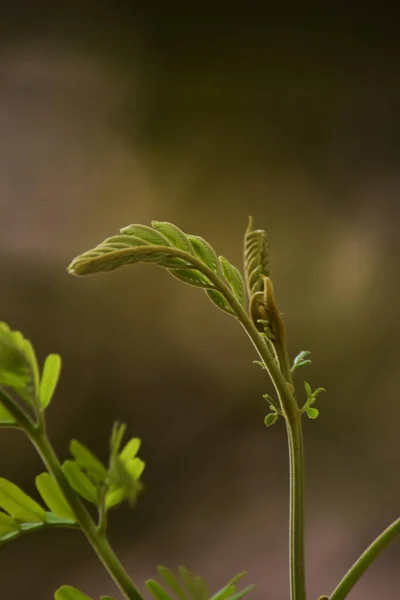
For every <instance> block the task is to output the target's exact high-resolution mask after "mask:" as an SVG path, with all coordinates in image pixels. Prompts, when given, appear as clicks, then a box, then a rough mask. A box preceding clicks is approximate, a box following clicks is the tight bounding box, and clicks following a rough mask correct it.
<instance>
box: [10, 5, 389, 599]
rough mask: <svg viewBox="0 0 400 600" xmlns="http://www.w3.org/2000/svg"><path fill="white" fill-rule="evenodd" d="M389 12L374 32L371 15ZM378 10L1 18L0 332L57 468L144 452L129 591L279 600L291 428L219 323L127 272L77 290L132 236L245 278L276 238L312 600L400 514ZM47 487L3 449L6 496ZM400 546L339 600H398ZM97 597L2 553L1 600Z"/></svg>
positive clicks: (87, 11)
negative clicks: (28, 354)
mask: <svg viewBox="0 0 400 600" xmlns="http://www.w3.org/2000/svg"><path fill="white" fill-rule="evenodd" d="M385 11H386V9H385ZM385 11H384V10H383V7H382V9H381V11H380V12H379V7H377V8H376V9H375V11H371V12H370V13H369V12H368V8H367V7H364V9H363V12H362V13H360V12H359V11H358V10H356V7H354V8H353V9H352V8H350V7H348V8H347V9H346V10H345V11H341V10H340V8H339V7H338V6H336V7H335V6H332V7H330V8H329V7H328V5H326V6H325V7H324V6H323V7H322V8H321V6H319V7H318V6H317V5H315V6H312V7H311V6H310V9H309V10H306V8H305V7H304V6H303V5H302V7H301V11H296V7H295V6H289V5H285V6H283V7H282V8H281V9H279V7H276V6H272V5H264V8H263V10H261V9H260V8H258V7H257V5H256V4H252V3H250V4H248V5H243V6H241V8H238V9H235V8H234V7H233V6H232V5H228V4H226V5H225V4H218V3H215V2H214V3H211V2H203V3H201V5H200V4H199V5H196V4H194V5H192V4H190V3H186V5H183V4H180V3H177V2H174V1H173V0H171V1H170V2H168V3H165V4H162V3H159V4H158V5H157V4H154V3H148V5H146V4H144V3H143V4H141V3H134V2H132V3H126V4H124V3H121V2H108V3H106V2H94V1H92V2H90V1H88V0H86V1H85V2H84V3H81V2H77V1H71V2H68V3H61V4H59V5H57V6H55V5H54V3H50V2H43V1H40V0H38V1H37V2H30V1H27V2H25V3H24V2H14V3H8V4H7V5H6V4H4V5H2V7H1V20H0V132H1V135H0V271H1V278H0V280H1V284H0V285H1V289H0V318H1V320H5V321H7V322H9V323H10V324H11V325H12V327H13V328H18V329H20V330H22V331H23V332H24V333H25V334H26V335H27V336H28V337H29V338H30V339H31V340H32V341H33V342H34V344H35V346H36V348H37V352H38V355H39V357H40V359H43V358H44V356H45V355H46V354H47V353H48V352H51V351H55V352H59V353H60V354H61V355H62V356H63V360H64V363H63V376H62V380H61V383H60V386H59V389H58V394H57V398H56V400H55V401H54V404H53V405H52V406H51V408H50V409H49V429H50V434H51V437H52V439H53V441H54V444H55V446H56V449H57V451H58V452H59V455H60V457H61V458H63V459H64V458H66V457H67V455H68V443H69V440H70V439H71V438H72V437H76V438H78V439H79V440H81V441H82V442H84V443H85V444H87V445H88V446H89V447H91V448H92V449H93V450H94V451H96V452H97V453H98V454H99V455H100V456H102V457H104V458H105V457H106V452H107V440H108V436H109V432H110V428H111V425H112V422H113V420H115V419H117V418H118V419H121V420H123V421H125V422H126V423H128V432H129V435H131V436H132V435H137V436H139V437H141V438H142V440H143V446H142V450H141V456H142V457H143V458H144V459H145V460H146V461H147V465H148V466H147V468H146V471H145V476H144V481H145V484H146V492H145V493H144V494H143V496H142V497H141V499H140V502H139V505H138V507H137V508H136V509H135V511H133V512H132V511H130V510H129V509H120V510H118V511H116V512H115V513H114V516H113V518H112V519H111V538H112V541H113V543H114V544H115V548H116V550H117V551H118V552H119V554H120V555H121V557H122V559H123V562H124V564H125V565H126V566H127V568H128V570H129V571H130V572H131V573H132V574H133V576H134V578H135V580H136V581H137V582H138V584H139V585H140V586H142V582H143V581H144V580H145V579H146V578H148V577H151V576H154V574H155V566H156V565H157V564H160V563H161V564H166V565H167V566H169V567H171V568H175V567H177V566H178V565H179V564H185V565H187V566H188V567H190V568H192V569H193V570H195V571H197V572H198V573H200V574H202V575H203V576H204V577H206V579H208V581H209V582H210V584H211V586H212V588H215V589H216V588H217V587H219V586H221V585H222V584H224V583H225V582H226V581H227V580H228V579H229V578H230V577H231V576H232V575H234V574H235V573H237V572H238V571H240V570H242V569H243V568H245V569H247V570H248V572H249V574H248V577H247V581H248V582H249V583H250V582H254V583H256V585H257V587H256V589H255V591H254V592H253V594H252V598H254V599H255V600H261V599H266V600H287V599H288V595H289V592H288V580H287V513H288V500H287V491H288V472H287V448H286V438H285V432H284V426H283V424H282V423H278V424H277V425H275V426H274V427H273V428H271V430H266V428H265V426H264V425H263V418H264V416H265V414H266V410H267V406H266V404H265V402H264V400H263V399H262V394H263V393H265V392H268V391H270V389H271V388H270V384H269V382H268V381H267V380H266V377H265V374H264V373H263V372H262V371H261V369H259V368H258V367H257V366H255V365H254V364H253V363H252V360H254V359H255V358H256V357H255V356H254V353H253V350H252V348H251V346H250V344H249V342H248V340H247V339H246V337H245V335H244V334H243V332H242V331H241V329H240V327H239V326H238V325H237V324H236V323H235V322H234V320H233V319H231V318H229V317H228V316H227V315H224V314H223V313H221V312H220V311H218V310H217V309H215V308H214V307H213V306H212V305H211V304H210V302H209V301H208V300H207V298H206V297H205V295H204V294H203V292H202V291H201V290H198V289H194V288H189V287H186V286H184V285H183V284H180V283H179V282H176V281H175V280H173V279H172V278H171V277H169V276H168V274H167V273H165V272H163V271H162V270H161V269H157V268H156V267H151V266H147V265H138V266H135V267H129V268H128V267H127V268H125V269H122V270H121V271H117V272H114V273H111V274H107V275H99V276H97V277H93V278H90V277H89V278H84V279H77V278H73V277H71V276H69V275H67V273H66V269H65V267H66V266H67V264H68V263H69V262H70V261H71V259H72V258H73V257H74V256H75V255H77V254H79V253H81V252H82V251H84V250H86V249H88V248H90V247H92V246H93V245H95V244H96V243H98V242H99V241H101V240H102V239H104V238H105V237H108V236H110V235H113V234H114V233H115V232H117V231H118V229H119V228H120V227H122V226H124V225H128V224H129V223H149V222H150V220H151V219H156V220H168V221H172V222H174V223H176V224H177V225H179V226H180V227H181V228H182V229H183V230H185V231H187V232H189V233H195V234H198V235H201V236H203V237H205V238H206V239H207V240H209V241H210V242H211V243H212V244H213V245H214V247H215V248H216V249H217V252H219V253H221V254H224V255H225V256H227V257H228V258H229V259H230V260H231V261H232V262H234V263H236V264H238V265H240V264H241V261H242V236H243V232H244V229H245V227H246V224H247V217H248V215H249V214H252V215H253V216H254V217H255V219H256V225H257V226H259V227H261V228H265V229H267V230H268V232H269V240H270V247H271V255H272V262H273V279H274V282H275V287H276V291H277V295H278V300H279V304H280V307H281V309H282V310H283V312H284V319H285V322H286V325H287V329H288V335H289V343H290V351H291V353H292V355H295V354H296V353H297V352H299V351H300V350H302V349H307V350H310V351H311V352H312V358H313V365H312V367H308V369H307V371H299V372H298V376H297V381H298V384H299V389H301V387H302V381H303V380H304V378H305V379H306V380H308V381H309V382H310V383H311V384H312V385H313V386H319V385H322V386H324V387H326V388H327V393H326V394H324V395H321V396H320V397H319V399H318V407H319V408H320V411H321V414H320V417H319V419H318V420H317V421H315V422H313V421H307V422H305V424H304V426H305V436H306V454H307V560H308V568H309V575H308V588H309V598H310V599H316V598H317V597H318V596H319V595H320V594H323V593H325V594H328V593H329V592H330V591H331V590H332V589H333V588H334V587H335V585H336V583H337V582H338V580H339V579H340V577H341V576H342V575H343V573H344V571H345V569H346V568H348V567H349V565H350V564H351V563H352V562H353V560H355V558H356V557H357V556H358V555H359V554H360V553H361V551H362V550H363V549H364V548H365V547H366V545H367V544H368V543H369V542H370V541H371V540H372V539H373V538H374V537H375V536H376V535H377V534H378V532H380V531H381V530H382V529H383V528H384V527H385V526H386V525H388V524H389V523H390V522H391V520H393V519H394V518H396V517H398V516H399V514H400V483H399V476H398V473H399V466H400V440H399V434H398V432H399V421H400V372H399V367H398V364H399V359H400V349H399V333H400V306H399V301H398V296H399V290H400V276H399V269H398V259H399V252H400V237H399V227H400V221H399V219H400V205H399V201H398V196H399V191H400V179H399V156H400V153H399V150H400V120H399V109H400V88H399V78H398V64H399V63H398V59H399V52H398V40H397V37H398V31H397V23H396V20H395V18H394V16H393V15H390V14H388V13H387V12H385ZM41 469H42V467H41V464H40V461H39V459H38V457H37V456H36V455H35V454H34V452H33V451H32V449H31V448H30V446H29V444H28V442H27V441H26V440H25V439H24V438H23V437H22V435H18V434H17V433H16V432H12V431H5V430H3V431H1V435H0V473H1V475H2V476H4V477H7V478H10V479H12V480H13V481H15V482H17V483H18V484H19V485H21V486H23V487H24V489H26V490H27V491H29V492H30V493H32V494H33V495H35V493H36V492H35V489H34V485H33V481H34V477H35V475H36V474H37V473H39V472H40V471H41ZM399 558H400V542H398V543H397V544H394V545H393V546H392V547H391V548H390V549H388V550H387V551H386V552H385V554H384V555H383V556H382V557H381V558H380V559H379V561H377V562H376V564H375V565H374V567H373V568H372V569H371V570H370V571H369V573H368V574H367V575H366V576H364V578H363V579H362V581H361V582H360V583H359V585H358V586H357V587H356V588H355V589H354V591H353V592H352V593H351V594H350V596H349V598H351V600H376V599H377V598H379V599H382V600H383V599H384V598H388V599H389V598H398V597H400V576H399V568H398V565H399ZM64 583H69V584H71V585H76V586H78V587H80V588H81V589H82V590H83V591H85V592H86V593H88V594H90V595H92V596H93V597H94V598H97V597H98V596H99V595H100V594H111V595H115V597H116V598H120V596H118V593H116V592H115V590H114V587H113V584H112V583H111V582H110V580H109V579H108V576H107V574H106V573H105V572H104V571H103V570H102V567H101V566H100V564H99V563H98V562H97V559H96V558H95V557H94V555H93V553H92V552H91V549H90V548H89V547H88V546H87V544H86V542H85V540H84V539H83V538H81V537H80V536H79V534H76V533H75V532H68V531H61V532H59V533H58V534H57V533H54V532H49V533H48V532H45V533H42V534H36V535H32V536H28V537H25V538H24V539H21V540H19V541H18V542H15V543H13V544H10V545H9V546H7V547H5V548H2V549H1V550H0V597H1V599H3V598H4V599H7V600H22V599H25V598H26V597H27V593H28V592H29V597H32V598H35V599H38V600H48V599H49V600H50V599H51V598H52V597H53V592H54V590H55V589H56V588H57V587H59V586H60V585H61V584H64Z"/></svg>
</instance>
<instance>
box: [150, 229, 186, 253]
mask: <svg viewBox="0 0 400 600" xmlns="http://www.w3.org/2000/svg"><path fill="white" fill-rule="evenodd" d="M151 224H152V226H153V227H154V229H157V231H159V232H160V233H162V234H163V235H164V236H165V237H166V238H167V239H168V240H169V241H170V242H171V244H172V245H173V246H175V248H179V249H180V250H184V251H185V252H189V254H193V248H192V245H191V243H190V241H189V238H188V236H187V235H186V233H184V232H183V231H182V230H181V229H179V227H177V226H176V225H174V224H173V223H168V222H167V221H164V222H162V221H152V222H151Z"/></svg>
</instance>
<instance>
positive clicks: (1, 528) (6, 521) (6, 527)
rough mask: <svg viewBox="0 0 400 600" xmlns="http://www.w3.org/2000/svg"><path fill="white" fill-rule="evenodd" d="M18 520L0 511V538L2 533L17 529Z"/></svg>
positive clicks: (5, 533) (18, 526) (12, 531)
mask: <svg viewBox="0 0 400 600" xmlns="http://www.w3.org/2000/svg"><path fill="white" fill-rule="evenodd" d="M19 528H20V525H19V523H18V521H16V520H15V519H13V518H12V517H10V516H9V515H6V513H4V512H2V511H0V540H1V538H2V537H3V536H4V535H8V534H10V533H14V532H17V531H19Z"/></svg>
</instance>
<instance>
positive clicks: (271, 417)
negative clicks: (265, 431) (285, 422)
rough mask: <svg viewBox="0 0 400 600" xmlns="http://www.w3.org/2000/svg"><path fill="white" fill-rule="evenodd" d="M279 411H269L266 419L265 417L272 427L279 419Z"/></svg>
mask: <svg viewBox="0 0 400 600" xmlns="http://www.w3.org/2000/svg"><path fill="white" fill-rule="evenodd" d="M278 416H279V415H278V413H276V412H273V413H269V414H268V415H267V416H266V417H265V419H264V423H265V425H266V426H267V427H271V425H273V424H274V423H276V421H277V419H278Z"/></svg>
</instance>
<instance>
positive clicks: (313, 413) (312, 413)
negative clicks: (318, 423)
mask: <svg viewBox="0 0 400 600" xmlns="http://www.w3.org/2000/svg"><path fill="white" fill-rule="evenodd" d="M306 413H307V417H308V418H309V419H316V418H317V417H318V415H319V410H318V409H317V408H311V407H310V406H309V407H308V408H306Z"/></svg>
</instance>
